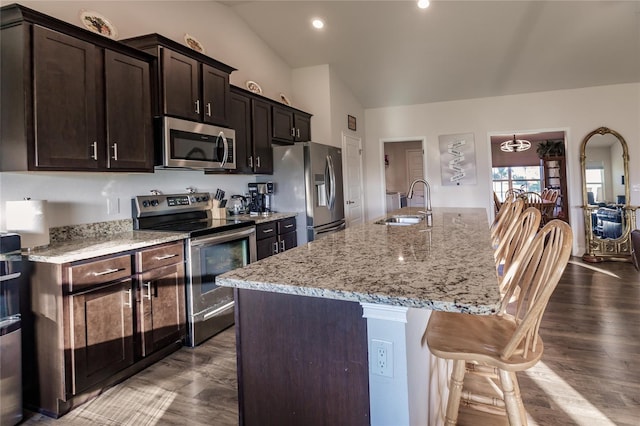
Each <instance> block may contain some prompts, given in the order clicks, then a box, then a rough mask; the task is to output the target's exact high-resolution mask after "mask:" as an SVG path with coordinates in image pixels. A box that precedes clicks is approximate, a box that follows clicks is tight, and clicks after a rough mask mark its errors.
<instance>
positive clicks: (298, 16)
mask: <svg viewBox="0 0 640 426" xmlns="http://www.w3.org/2000/svg"><path fill="white" fill-rule="evenodd" d="M222 3H225V4H227V5H228V6H229V7H231V8H232V9H233V10H235V11H236V12H237V14H238V15H239V16H240V17H241V18H242V19H243V20H244V21H246V22H247V24H248V25H249V27H251V28H252V29H253V31H255V33H256V34H258V35H259V36H260V37H261V38H262V39H263V40H264V41H265V42H266V43H267V44H268V45H269V46H270V47H271V48H272V49H273V50H274V51H275V52H276V53H277V54H278V55H279V56H281V57H282V58H283V60H284V61H285V62H286V63H288V64H289V65H290V66H291V67H292V68H300V67H307V66H314V65H321V64H329V65H330V66H331V68H332V70H333V71H334V72H335V73H336V75H337V76H338V77H339V78H340V79H341V80H342V81H343V82H344V83H345V84H346V85H347V86H348V87H349V88H350V90H351V91H352V93H353V94H354V95H355V97H356V98H357V99H358V100H359V102H360V103H361V104H362V106H363V107H365V108H376V107H384V106H393V105H412V104H419V103H429V102H438V101H448V100H458V99H470V98H479V97H490V96H500V95H509V94H519V93H530V92H539V91H547V90H558V89H572V88H581V87H589V86H600V85H608V84H619V83H630V82H640V1H455V0H439V1H438V0H435V1H432V2H431V6H430V7H429V8H428V9H425V10H421V9H418V8H417V7H416V2H415V1H413V0H398V1H367V0H361V1H302V0H299V1H226V2H222ZM313 17H321V18H323V19H324V21H325V24H326V25H325V28H324V29H323V30H321V31H317V30H314V29H312V28H311V25H310V21H311V19H312V18H313Z"/></svg>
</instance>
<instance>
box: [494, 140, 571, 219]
mask: <svg viewBox="0 0 640 426" xmlns="http://www.w3.org/2000/svg"><path fill="white" fill-rule="evenodd" d="M566 133H567V132H566V131H565V130H543V131H521V132H501V133H494V134H491V135H490V142H491V167H492V169H491V171H492V184H493V192H494V194H495V197H494V200H495V201H496V204H497V203H498V202H502V201H504V199H505V194H506V193H507V191H515V192H537V193H540V194H543V193H546V192H547V191H554V192H556V193H557V198H556V205H555V208H554V209H553V213H552V214H553V218H554V219H562V220H564V221H566V222H569V199H568V195H569V194H568V190H567V181H568V179H567V166H566V160H565V152H566V139H567V137H566ZM514 140H515V142H513V141H514ZM520 141H522V142H520ZM523 147H525V148H523ZM496 207H497V206H496Z"/></svg>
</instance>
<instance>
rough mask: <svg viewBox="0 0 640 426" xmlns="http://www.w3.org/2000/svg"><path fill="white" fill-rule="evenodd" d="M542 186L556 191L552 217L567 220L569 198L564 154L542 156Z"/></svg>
mask: <svg viewBox="0 0 640 426" xmlns="http://www.w3.org/2000/svg"><path fill="white" fill-rule="evenodd" d="M540 161H541V163H542V167H543V170H544V177H543V180H544V186H545V187H546V188H550V189H555V190H557V191H558V199H557V201H556V207H555V209H554V218H556V219H562V220H564V221H565V222H567V223H568V222H569V200H568V193H567V166H566V159H565V157H564V156H557V157H543V158H542V159H541V160H540Z"/></svg>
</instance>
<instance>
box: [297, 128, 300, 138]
mask: <svg viewBox="0 0 640 426" xmlns="http://www.w3.org/2000/svg"><path fill="white" fill-rule="evenodd" d="M296 137H297V138H299V137H300V129H296Z"/></svg>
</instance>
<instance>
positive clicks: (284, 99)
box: [280, 93, 291, 106]
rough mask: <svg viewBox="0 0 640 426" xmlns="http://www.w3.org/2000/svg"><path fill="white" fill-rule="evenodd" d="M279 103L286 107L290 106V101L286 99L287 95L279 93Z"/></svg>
mask: <svg viewBox="0 0 640 426" xmlns="http://www.w3.org/2000/svg"><path fill="white" fill-rule="evenodd" d="M280 102H282V103H283V104H285V105H287V106H291V101H290V100H289V98H287V95H285V94H284V93H280Z"/></svg>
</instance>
